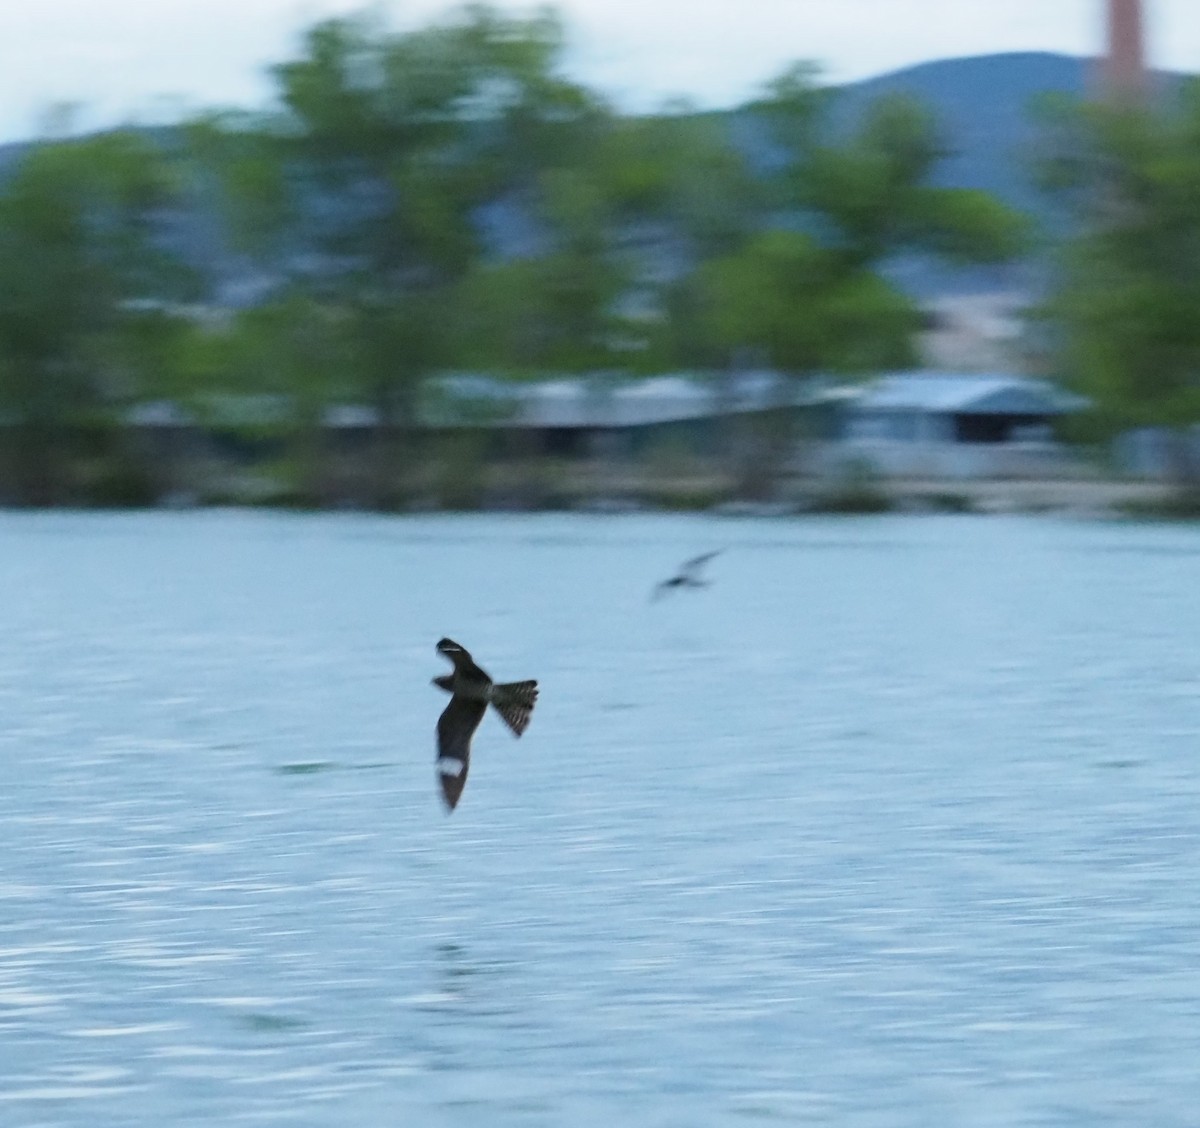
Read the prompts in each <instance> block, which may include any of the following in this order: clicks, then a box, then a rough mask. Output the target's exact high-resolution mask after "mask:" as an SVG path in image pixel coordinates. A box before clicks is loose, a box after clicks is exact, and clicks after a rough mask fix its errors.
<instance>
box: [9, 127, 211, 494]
mask: <svg viewBox="0 0 1200 1128" xmlns="http://www.w3.org/2000/svg"><path fill="white" fill-rule="evenodd" d="M176 190H177V182H176V180H175V177H174V173H173V170H172V167H171V164H170V162H169V160H168V158H167V156H166V155H165V154H164V153H163V152H162V151H161V150H160V149H158V148H156V147H155V146H154V145H153V144H152V143H151V142H150V141H148V140H147V139H146V138H145V137H143V136H140V135H138V134H136V133H132V132H125V131H122V132H113V133H106V134H101V135H97V136H93V137H90V138H85V139H82V140H69V141H57V142H47V143H43V144H38V145H35V146H34V147H33V148H32V149H31V150H30V152H29V153H28V154H27V155H26V157H25V158H24V160H23V161H22V162H21V164H20V165H19V167H18V168H17V169H16V171H15V173H14V174H13V175H12V177H11V178H10V179H9V180H8V181H7V182H6V183H5V185H4V188H3V190H2V191H0V406H2V407H3V410H4V411H5V413H6V414H7V416H8V419H9V421H10V426H11V428H12V434H13V439H14V441H13V444H12V458H11V463H10V466H9V474H10V476H11V480H12V489H13V492H14V495H15V497H16V499H17V500H19V501H21V502H23V503H26V504H49V503H53V502H55V501H58V500H61V499H62V498H63V497H65V496H66V495H67V493H68V492H69V490H70V487H71V480H70V479H71V473H72V464H73V462H75V461H76V460H77V458H76V456H77V455H78V454H79V444H80V441H81V439H82V437H83V435H84V433H85V432H86V431H87V430H88V429H89V428H88V424H89V423H93V424H101V423H103V422H104V420H105V418H106V415H105V409H106V408H107V407H109V406H110V405H111V404H112V402H113V401H114V400H119V399H120V398H121V392H122V388H121V387H120V384H121V383H122V377H123V375H126V374H127V372H123V371H122V365H120V364H119V363H118V362H117V361H118V358H119V357H120V356H121V352H122V350H121V349H120V348H118V347H117V345H116V342H117V339H118V338H119V336H120V334H121V332H122V330H123V329H125V328H126V327H127V326H128V325H129V324H130V322H131V321H133V320H134V319H136V317H137V316H138V310H139V305H138V303H139V301H144V300H145V299H148V298H153V299H154V300H157V301H170V300H171V299H172V297H181V296H183V295H184V294H186V293H187V292H188V289H189V284H190V277H189V275H188V272H187V271H186V270H184V269H183V268H182V267H181V265H180V264H179V262H178V261H177V260H176V259H175V258H174V257H173V256H172V255H170V254H169V253H167V252H165V251H164V250H163V249H162V242H161V239H160V237H159V236H160V233H161V229H160V226H159V224H160V220H161V217H162V214H163V210H164V208H165V207H166V206H167V205H168V204H169V203H170V202H171V201H172V199H173V198H174V197H175V194H176ZM91 429H93V430H94V429H95V428H94V427H93V428H91Z"/></svg>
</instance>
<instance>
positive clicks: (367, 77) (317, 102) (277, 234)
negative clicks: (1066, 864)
mask: <svg viewBox="0 0 1200 1128" xmlns="http://www.w3.org/2000/svg"><path fill="white" fill-rule="evenodd" d="M561 50H562V30H561V26H560V24H559V22H558V20H557V19H556V18H555V17H554V16H553V15H551V14H541V15H537V16H534V17H532V18H529V19H518V18H510V17H507V16H503V15H501V14H500V13H498V12H497V11H495V10H493V9H491V8H488V7H485V6H481V5H475V6H470V7H467V8H464V9H462V10H460V11H459V12H457V13H455V14H454V15H453V16H451V17H450V18H448V19H447V20H445V21H443V22H440V23H436V24H433V25H430V26H428V27H426V28H423V29H420V30H417V31H412V32H404V33H390V32H388V31H386V30H385V29H384V28H382V27H381V26H380V25H379V24H378V23H376V22H374V21H372V20H371V19H369V18H368V17H365V16H363V17H356V18H349V19H334V20H328V21H325V22H323V23H320V24H318V25H316V26H315V27H314V28H312V29H311V30H310V32H309V33H308V35H307V37H306V40H305V44H304V49H303V52H302V54H301V57H299V58H298V59H295V60H293V61H291V62H288V63H285V64H283V65H281V66H279V67H276V68H275V72H274V73H275V78H276V81H277V85H278V88H279V95H280V101H281V103H282V106H283V112H282V114H280V115H277V116H274V117H269V118H266V119H258V120H253V119H248V118H245V117H235V118H229V117H225V118H210V119H208V120H206V121H204V122H202V123H199V124H198V126H197V128H196V130H195V131H194V133H195V138H196V151H197V153H198V154H199V155H200V156H201V157H202V159H203V161H204V163H205V165H206V167H208V168H210V169H212V170H214V172H215V173H216V174H217V175H218V176H219V179H220V181H221V183H222V184H223V185H224V186H225V188H226V199H227V201H228V202H229V208H228V211H229V215H230V216H231V218H232V219H233V220H234V221H235V223H234V227H235V230H237V231H239V232H240V233H241V234H242V236H243V242H242V245H243V246H245V247H247V248H248V249H251V250H253V251H254V252H255V253H256V254H257V255H258V256H259V258H260V261H262V262H263V264H264V265H265V266H266V268H267V269H268V271H269V273H271V274H272V275H273V276H274V277H276V278H287V279H291V280H292V281H293V282H295V281H298V280H303V282H304V285H305V286H306V287H307V288H308V289H309V290H310V291H312V292H314V293H317V294H320V295H321V296H322V299H323V300H325V301H327V302H330V303H333V304H336V305H339V306H340V307H341V308H342V309H343V310H344V312H345V315H346V317H347V319H348V320H349V323H350V325H351V333H352V335H353V336H354V338H355V339H356V340H357V341H358V348H357V349H356V350H355V352H354V354H353V358H354V360H353V363H354V373H355V375H356V377H357V379H358V387H359V389H360V392H361V394H364V395H366V396H368V397H369V398H370V401H371V402H372V404H373V406H374V407H375V409H376V411H377V413H378V417H379V420H380V424H379V435H378V447H379V458H378V459H377V467H378V474H377V477H376V498H377V500H378V501H379V502H380V503H386V502H388V501H389V500H390V499H391V498H393V497H394V496H396V493H397V491H400V492H403V489H404V488H405V480H406V479H407V478H408V477H409V471H410V470H411V469H412V467H413V465H414V454H415V449H416V444H417V437H416V432H415V429H414V423H415V417H416V410H417V405H418V403H419V399H420V396H419V389H420V384H421V382H422V381H423V380H424V379H425V378H426V377H427V376H428V375H429V374H430V373H431V372H433V371H435V370H436V369H437V368H438V367H439V366H440V365H441V364H443V363H445V362H446V361H447V360H448V359H449V358H450V357H451V356H452V355H453V349H452V345H453V338H454V330H455V326H454V325H453V324H452V317H451V314H452V312H453V309H454V304H453V301H454V294H455V291H456V287H457V286H458V285H459V283H460V282H461V281H462V280H463V279H464V278H465V277H466V276H467V275H468V273H469V271H470V268H471V267H472V265H473V264H475V263H476V262H478V260H479V257H480V256H481V254H482V253H483V251H484V249H485V248H484V237H483V232H482V231H481V223H480V212H481V210H482V209H483V208H484V207H485V205H488V204H491V203H494V202H495V201H496V200H498V199H501V198H503V197H504V196H505V195H506V194H508V195H514V196H520V194H521V193H522V192H523V191H524V190H525V189H526V188H527V185H528V182H529V180H530V178H531V177H535V176H536V173H537V167H538V162H540V161H543V160H545V159H548V158H549V155H550V154H554V153H555V152H556V151H565V150H566V149H569V147H570V142H569V137H570V134H571V133H572V132H573V131H574V129H575V127H576V125H577V123H578V121H579V120H581V119H582V118H583V117H586V116H587V115H588V114H589V113H590V112H591V106H590V102H589V100H588V99H587V98H586V97H585V96H584V95H583V94H582V92H581V91H580V90H579V88H577V87H575V86H573V85H572V84H570V83H568V82H565V81H564V80H562V79H561V78H559V77H558V76H557V75H556V74H555V68H556V66H557V64H558V60H559V56H560V54H561Z"/></svg>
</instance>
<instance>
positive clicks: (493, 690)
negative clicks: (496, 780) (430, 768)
mask: <svg viewBox="0 0 1200 1128" xmlns="http://www.w3.org/2000/svg"><path fill="white" fill-rule="evenodd" d="M437 651H438V653H439V654H444V655H445V656H446V657H447V658H449V659H450V661H451V662H453V663H454V673H452V674H443V675H442V676H441V677H436V678H434V679H433V684H434V685H436V686H437V687H438V688H439V689H444V690H445V691H446V692H447V693H449V694H450V695H451V697H450V704H449V705H447V706H446V708H445V710H444V711H443V713H442V715H441V716H440V717H439V718H438V723H437V736H438V755H437V770H438V779H439V780H441V783H442V796H443V798H444V799H445V800H446V806H447V807H448V808H449V809H450V810H451V811H453V810H454V808H455V807H456V806H457V805H458V800H459V797H460V796H461V795H462V793H463V788H464V787H465V786H466V784H467V769H468V768H469V767H470V766H471V737H473V736H474V735H475V730H476V729H477V728H478V727H479V722H480V721H482V720H483V715H484V713H486V712H487V707H488V705H491V706H492V707H493V708H495V710H496V712H497V713H499V714H500V716H501V717H502V718H503V720H504V723H505V724H506V725H508V727H509V728H510V729H512V731H513V732H514V733H515V734H516V735H517V736H520V735H521V733H523V732H524V731H525V730H526V729H527V728H528V727H529V719H530V717H531V716H532V715H533V706H534V705H535V704H536V702H537V695H538V687H537V682H536V681H519V682H505V683H502V684H499V685H497V684H496V683H495V682H494V681H492V679H491V678H490V677H488V675H487V673H486V672H485V671H484V670H482V669H481V668H480V667H479V666H477V665H476V664H475V660H474V659H473V658H472V657H471V655H470V654H469V653H468V651H467V650H466V649H465V648H464V647H461V646H459V645H458V643H457V642H454V641H453V640H452V639H448V638H444V639H442V640H441V642H439V643H438V644H437Z"/></svg>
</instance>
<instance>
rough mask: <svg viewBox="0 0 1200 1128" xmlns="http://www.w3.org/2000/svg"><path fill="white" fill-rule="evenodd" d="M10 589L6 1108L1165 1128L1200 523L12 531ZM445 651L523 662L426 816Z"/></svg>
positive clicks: (1173, 1108) (491, 1125)
mask: <svg viewBox="0 0 1200 1128" xmlns="http://www.w3.org/2000/svg"><path fill="white" fill-rule="evenodd" d="M721 546H725V547H726V548H727V551H726V552H725V553H724V555H722V556H721V557H719V558H718V559H716V560H715V561H713V566H712V569H711V578H712V579H713V581H714V583H713V586H712V587H711V588H708V589H706V590H704V591H700V592H683V593H679V594H677V595H674V596H671V597H669V598H666V599H663V600H661V601H659V602H657V603H650V602H649V601H648V598H647V596H648V594H649V590H650V587H651V585H652V583H653V581H654V580H656V579H658V578H661V577H663V576H664V575H666V574H668V573H669V572H670V571H671V570H672V569H673V568H674V567H675V565H677V564H678V562H679V561H680V560H682V559H683V558H685V557H687V556H690V555H693V554H695V553H697V552H700V551H703V550H706V549H709V548H716V547H721ZM0 591H2V592H3V593H4V598H3V600H2V602H0V1125H3V1126H4V1128H10V1126H25V1125H30V1126H32V1125H38V1126H50V1125H68V1126H77V1125H86V1126H89V1128H91V1126H95V1125H105V1126H107V1125H139V1126H140V1125H171V1124H189V1125H193V1124H219V1125H237V1124H281V1125H329V1126H341V1125H369V1126H370V1125H414V1126H420V1128H424V1126H430V1128H438V1126H443V1125H445V1126H455V1128H457V1126H483V1128H496V1126H499V1128H504V1126H510V1125H522V1126H524V1125H537V1126H541V1125H544V1126H547V1128H559V1126H581V1125H587V1126H593V1125H594V1126H608V1125H616V1124H629V1125H636V1126H643V1125H648V1126H663V1128H666V1126H673V1128H675V1126H677V1128H688V1126H695V1125H701V1126H705V1125H742V1124H746V1125H753V1124H772V1123H779V1124H803V1125H838V1126H853V1128H858V1126H864V1128H865V1126H870V1128H884V1126H887V1128H890V1126H912V1128H928V1126H931V1125H955V1126H959V1125H964V1126H988V1128H995V1126H1001V1125H1039V1126H1041V1125H1079V1126H1088V1128H1092V1126H1096V1125H1155V1126H1157V1128H1170V1126H1176V1125H1178V1126H1184V1125H1187V1126H1192V1125H1195V1124H1196V1122H1197V1116H1198V1115H1200V1113H1198V1111H1197V1110H1200V884H1198V875H1200V647H1198V640H1200V529H1198V528H1196V527H1187V526H1169V525H1157V526H1155V525H1139V524H1105V523H1085V522H1071V521H1067V520H1059V519H1053V518H1040V519H1017V518H1011V519H1010V518H998V517H992V518H968V517H963V518H958V517H941V518H939V517H931V518H913V517H908V518H890V517H889V518H872V519H828V520H826V519H803V520H752V519H714V518H700V517H695V518H692V517H657V516H644V517H643V516H637V517H585V516H535V517H526V516H521V517H429V518H426V517H410V518H396V519H389V518H380V517H372V516H361V515H354V516H349V515H347V516H311V517H310V516H288V515H271V514H253V513H235V512H211V513H193V514H138V515H132V514H131V515H120V514H118V515H89V514H7V515H0ZM442 635H450V636H451V637H452V638H455V639H457V640H458V641H460V642H462V643H463V644H464V645H466V646H468V647H469V648H470V649H471V650H472V651H473V652H474V653H475V655H476V657H477V658H478V659H479V661H480V662H481V663H482V664H483V665H484V666H485V667H486V668H487V669H488V670H489V671H490V672H491V673H492V674H494V675H496V676H498V677H500V678H504V679H517V678H524V677H537V678H538V679H540V681H541V687H542V694H541V700H540V701H539V704H538V707H537V710H536V712H535V714H534V718H533V723H532V725H531V726H530V729H529V731H528V732H527V733H526V734H525V736H524V737H523V738H522V739H521V740H520V741H519V742H518V741H516V740H514V739H513V738H512V737H511V735H510V734H509V733H508V732H507V731H506V730H505V729H504V727H503V725H502V724H501V723H500V721H499V719H498V718H497V717H495V716H494V715H491V716H489V717H487V718H486V719H485V721H484V724H483V726H482V727H481V728H480V730H479V732H478V734H477V736H476V739H475V747H474V759H473V763H472V771H471V778H470V782H469V783H468V785H467V789H466V792H465V794H464V797H463V800H462V803H461V804H460V806H459V808H458V810H457V811H456V812H455V813H454V814H453V815H452V816H447V815H446V813H445V812H444V810H443V809H442V806H441V803H440V800H439V798H438V795H437V791H436V782H435V778H434V767H433V760H434V755H435V753H434V741H433V730H434V725H435V723H436V719H437V715H438V713H439V711H440V709H441V708H442V706H443V704H444V702H445V698H444V697H443V696H442V695H441V694H440V693H439V692H438V690H436V689H435V688H433V687H432V686H431V685H430V684H429V679H430V678H431V677H432V676H433V675H435V674H439V673H442V672H444V671H445V669H447V667H446V664H445V662H444V660H443V659H441V658H439V657H438V656H437V655H436V654H435V653H434V643H435V642H436V641H437V639H438V638H440V637H441V636H442Z"/></svg>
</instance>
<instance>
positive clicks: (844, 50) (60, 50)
mask: <svg viewBox="0 0 1200 1128" xmlns="http://www.w3.org/2000/svg"><path fill="white" fill-rule="evenodd" d="M364 6H365V5H364V3H362V2H359V0H0V141H2V140H12V139H15V138H19V137H27V136H30V135H32V134H34V133H36V132H37V131H38V128H39V123H40V122H41V121H42V120H44V117H45V111H46V109H47V108H48V107H50V106H53V105H54V104H56V103H63V102H75V103H79V104H80V105H81V106H82V107H83V111H82V112H81V113H80V115H79V119H78V124H80V125H81V126H92V125H98V124H108V123H111V122H114V121H119V120H143V121H145V120H162V119H163V118H171V117H175V116H178V114H179V112H180V111H181V110H188V109H199V108H202V107H209V106H215V105H238V106H248V105H253V104H259V103H262V102H263V101H264V100H265V99H266V98H267V96H268V95H269V91H270V86H269V82H268V81H267V79H266V77H265V75H264V68H265V67H266V66H267V65H268V64H270V63H271V62H274V61H278V60H280V59H282V58H286V57H287V56H288V54H289V52H290V51H291V50H292V48H293V47H294V45H295V43H296V32H297V30H298V29H300V28H302V27H304V26H306V25H307V24H310V23H312V22H314V21H315V20H316V19H319V18H321V17H322V16H326V15H331V14H335V13H341V12H349V11H357V10H359V9H361V8H362V7H364ZM455 6H456V5H454V4H451V3H448V2H446V0H394V2H388V0H384V2H382V3H376V4H375V5H374V7H376V8H377V9H379V10H381V11H383V12H384V13H386V14H387V15H388V16H389V17H390V20H391V22H392V23H393V24H394V25H396V26H399V27H406V26H414V25H419V24H421V23H424V22H426V21H427V20H429V19H430V18H431V17H433V16H436V15H437V14H438V13H441V12H445V11H447V10H449V9H451V8H453V7H455ZM498 6H500V7H504V8H506V9H511V10H514V11H520V12H528V11H529V10H530V8H531V5H529V4H526V3H515V2H510V0H501V2H500V4H499V5H498ZM556 6H557V7H558V8H559V10H560V11H562V12H563V13H564V14H565V16H566V17H567V21H568V26H569V28H570V33H571V35H570V39H571V56H570V70H571V72H572V73H573V74H574V75H575V76H576V77H577V78H579V79H582V80H583V81H585V82H587V83H588V84H589V85H592V86H593V87H595V88H597V89H599V90H601V91H603V92H604V93H606V94H608V95H609V96H610V97H611V98H613V99H614V101H615V102H616V103H617V105H619V106H621V107H622V108H624V109H649V108H653V107H654V106H657V105H659V104H661V103H662V102H663V101H664V100H666V99H668V98H670V97H673V96H686V97H688V98H690V99H692V100H693V101H695V102H696V103H698V104H699V105H702V106H728V105H732V104H735V103H737V102H739V101H742V100H744V99H745V98H747V97H748V96H749V95H750V94H752V93H753V91H754V90H755V89H756V88H757V87H758V86H759V85H760V84H761V83H762V82H764V81H765V80H767V79H768V78H770V77H771V76H772V75H774V74H775V73H777V72H778V71H779V70H780V69H781V68H782V67H783V66H784V65H786V64H787V63H789V62H791V61H793V60H795V59H801V58H803V59H814V60H817V61H818V62H820V63H821V64H822V66H823V67H824V68H825V70H826V73H827V75H828V77H829V78H830V79H831V80H832V81H839V82H840V81H845V80H849V79H856V78H863V77H866V76H868V75H872V74H879V73H882V72H884V71H888V70H893V69H895V68H897V67H901V66H905V65H908V64H910V63H914V62H921V61H924V60H929V59H938V58H946V57H948V56H953V55H975V54H987V53H990V52H994V51H1023V50H1044V51H1060V52H1064V53H1068V54H1074V55H1092V54H1095V53H1096V52H1097V51H1098V50H1099V49H1100V46H1101V44H1102V42H1103V18H1102V13H1103V8H1104V5H1103V2H1102V0H560V3H558V4H557V5H556ZM1147 9H1148V12H1149V22H1150V27H1149V38H1150V51H1151V55H1152V60H1153V62H1154V64H1155V65H1156V66H1159V67H1163V68H1167V69H1172V70H1183V71H1193V72H1195V71H1200V0H1147Z"/></svg>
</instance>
